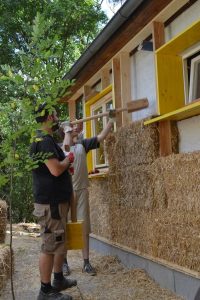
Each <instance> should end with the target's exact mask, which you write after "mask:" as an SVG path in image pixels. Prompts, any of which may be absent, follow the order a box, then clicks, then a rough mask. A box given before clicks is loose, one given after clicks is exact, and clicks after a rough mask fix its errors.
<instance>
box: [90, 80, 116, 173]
mask: <svg viewBox="0 0 200 300" xmlns="http://www.w3.org/2000/svg"><path fill="white" fill-rule="evenodd" d="M111 91H112V85H109V86H108V87H106V88H105V89H104V90H102V91H101V92H100V93H99V94H97V95H95V96H94V97H92V98H90V99H89V100H88V101H87V102H86V103H85V116H86V117H90V107H91V105H93V104H94V103H96V102H97V101H98V100H100V99H102V98H103V97H104V96H105V95H107V94H108V93H110V92H111ZM91 136H92V125H91V122H89V121H88V122H86V138H90V137H91ZM87 166H88V172H90V171H92V170H93V169H94V168H93V161H92V152H91V151H90V152H89V153H88V155H87Z"/></svg>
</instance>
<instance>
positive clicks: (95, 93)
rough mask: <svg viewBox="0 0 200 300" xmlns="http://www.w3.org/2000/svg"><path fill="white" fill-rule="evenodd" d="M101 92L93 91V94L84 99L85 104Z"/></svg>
mask: <svg viewBox="0 0 200 300" xmlns="http://www.w3.org/2000/svg"><path fill="white" fill-rule="evenodd" d="M98 94H99V92H97V91H91V93H89V94H88V95H87V96H85V97H84V99H85V102H87V101H89V100H90V99H91V98H93V97H94V96H96V95H98Z"/></svg>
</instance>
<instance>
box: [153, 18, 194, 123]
mask: <svg viewBox="0 0 200 300" xmlns="http://www.w3.org/2000/svg"><path fill="white" fill-rule="evenodd" d="M199 41H200V20H198V21H197V22H194V23H193V24H191V26H190V27H188V28H187V29H185V30H184V31H182V32H181V33H180V34H179V35H177V36H175V37H174V38H172V39H171V40H170V41H169V42H168V43H166V44H164V45H163V46H161V47H160V48H159V49H157V50H156V51H155V62H156V64H155V65H156V83H157V85H156V90H157V112H158V115H162V117H161V118H163V115H165V116H168V113H170V112H172V115H173V112H174V111H176V110H178V109H180V108H183V109H185V108H184V105H185V93H184V77H183V76H184V75H183V74H184V71H183V69H184V66H183V58H182V55H181V53H183V52H184V51H185V50H187V49H189V48H190V47H191V46H194V45H196V44H197V43H199ZM186 116H188V112H187V113H186ZM182 117H183V116H181V118H182ZM170 118H171V114H170ZM184 118H185V117H184Z"/></svg>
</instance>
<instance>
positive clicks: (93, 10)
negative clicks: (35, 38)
mask: <svg viewBox="0 0 200 300" xmlns="http://www.w3.org/2000/svg"><path fill="white" fill-rule="evenodd" d="M0 11H1V14H0V65H2V64H9V65H10V66H13V65H14V66H18V67H19V65H20V57H19V52H18V50H23V51H27V49H26V45H27V44H28V43H29V42H30V37H31V28H32V24H33V20H34V18H35V17H36V14H37V13H38V12H39V13H41V14H43V15H44V17H45V18H46V19H48V18H52V19H53V20H54V21H53V22H52V27H51V28H50V30H49V32H48V34H54V35H55V33H56V35H57V37H58V41H59V47H61V48H62V51H63V53H64V55H63V61H62V67H63V68H65V72H67V70H68V69H69V67H70V66H71V64H72V63H74V61H75V60H76V59H77V58H78V57H79V56H80V54H81V53H82V52H83V51H84V49H85V48H86V47H87V46H88V45H89V44H90V43H91V41H92V40H93V39H94V37H95V36H96V35H97V33H98V32H99V30H100V29H101V27H102V25H103V24H105V22H106V21H107V18H106V16H105V13H104V12H102V11H101V9H100V1H98V0H34V1H32V0H20V1H18V0H3V1H1V2H0Z"/></svg>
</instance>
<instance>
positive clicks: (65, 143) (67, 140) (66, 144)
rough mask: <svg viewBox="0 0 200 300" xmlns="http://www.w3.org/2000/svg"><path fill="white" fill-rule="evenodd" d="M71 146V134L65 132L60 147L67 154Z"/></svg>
mask: <svg viewBox="0 0 200 300" xmlns="http://www.w3.org/2000/svg"><path fill="white" fill-rule="evenodd" d="M71 145H72V137H71V132H66V133H65V137H64V140H63V146H62V148H63V150H64V151H66V152H69V151H70V146H71ZM66 148H67V149H66Z"/></svg>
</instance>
